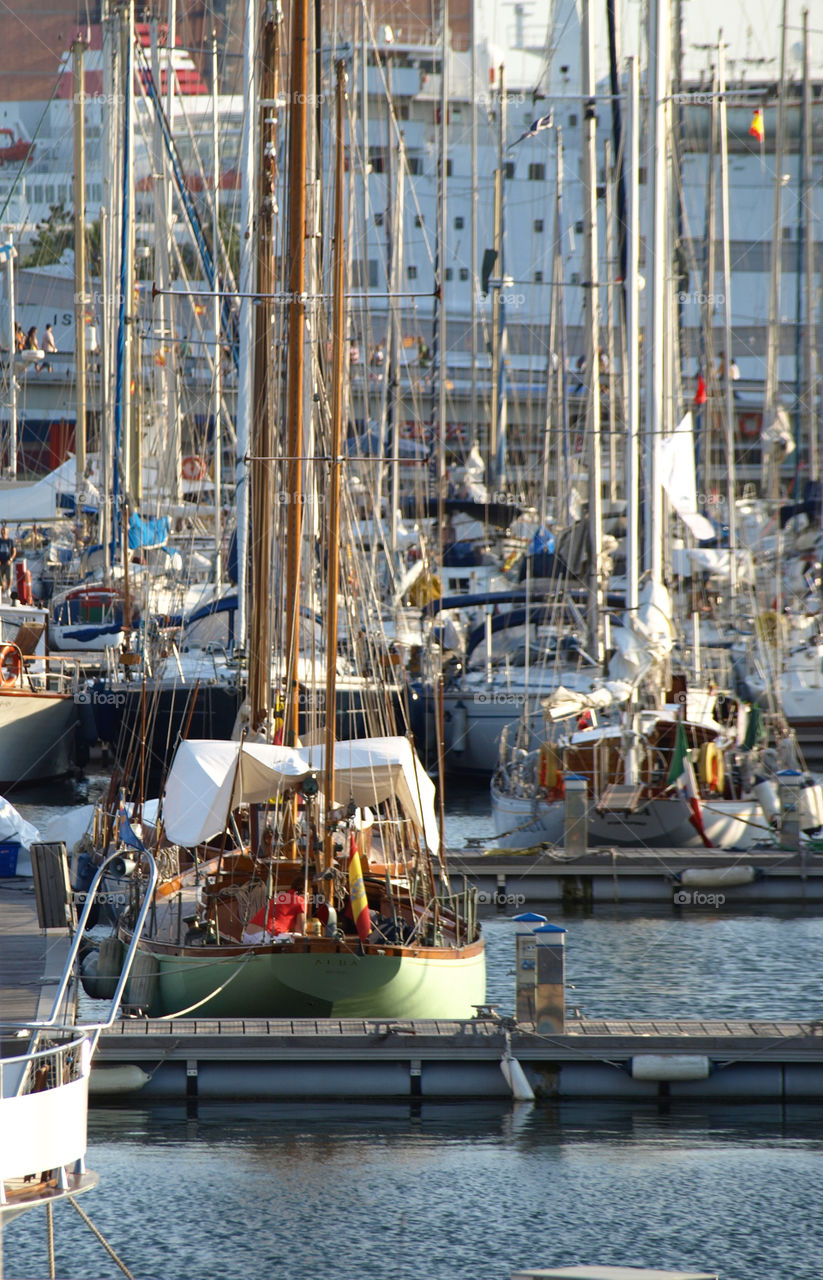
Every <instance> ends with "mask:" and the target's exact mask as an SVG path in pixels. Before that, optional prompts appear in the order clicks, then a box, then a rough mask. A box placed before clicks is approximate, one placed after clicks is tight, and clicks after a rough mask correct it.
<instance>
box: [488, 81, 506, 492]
mask: <svg viewBox="0 0 823 1280" xmlns="http://www.w3.org/2000/svg"><path fill="white" fill-rule="evenodd" d="M505 145H506V72H505V68H504V67H503V66H502V64H501V66H500V68H499V70H498V87H497V168H496V169H495V171H494V241H493V248H494V275H495V279H493V280H491V281H490V282H489V283H490V285H491V288H492V290H493V292H492V369H491V375H492V376H491V414H490V419H489V479H490V481H491V482H492V485H493V486H497V487H498V488H499V487H501V486H502V485H503V484H504V483H505V479H506V476H505V471H504V469H503V468H502V466H501V465H500V464H501V463H502V459H503V456H504V454H505V447H506V445H505V423H504V420H503V416H504V405H505V399H504V396H503V395H502V394H501V393H502V380H503V351H502V346H503V324H504V319H503V302H502V296H501V295H502V290H503V275H504V271H503V182H504V176H505V169H504V163H505V160H504V148H505Z"/></svg>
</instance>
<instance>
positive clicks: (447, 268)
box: [446, 267, 454, 280]
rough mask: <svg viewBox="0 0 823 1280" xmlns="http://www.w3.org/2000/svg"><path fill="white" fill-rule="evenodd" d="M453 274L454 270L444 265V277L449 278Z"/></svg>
mask: <svg viewBox="0 0 823 1280" xmlns="http://www.w3.org/2000/svg"><path fill="white" fill-rule="evenodd" d="M453 275H454V272H453V271H452V269H451V267H446V279H447V280H451V278H452V276H453Z"/></svg>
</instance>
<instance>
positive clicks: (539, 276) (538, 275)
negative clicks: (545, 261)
mask: <svg viewBox="0 0 823 1280" xmlns="http://www.w3.org/2000/svg"><path fill="white" fill-rule="evenodd" d="M534 283H535V284H542V283H543V272H542V271H535V273H534Z"/></svg>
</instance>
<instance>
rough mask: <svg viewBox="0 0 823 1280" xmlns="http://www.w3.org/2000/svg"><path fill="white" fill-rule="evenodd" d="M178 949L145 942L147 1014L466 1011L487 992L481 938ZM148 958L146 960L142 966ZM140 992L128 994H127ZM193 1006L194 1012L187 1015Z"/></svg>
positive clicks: (441, 1014)
mask: <svg viewBox="0 0 823 1280" xmlns="http://www.w3.org/2000/svg"><path fill="white" fill-rule="evenodd" d="M298 946H300V944H297V945H292V946H290V947H284V946H267V947H259V948H255V949H254V951H250V950H249V949H248V948H247V947H231V948H224V947H190V948H182V949H181V948H176V947H168V946H165V945H163V944H152V943H151V942H148V941H145V940H144V941H143V942H141V943H140V944H139V951H138V954H139V955H141V956H142V957H144V959H143V961H142V963H141V965H140V966H139V970H140V972H141V979H140V982H141V986H140V993H139V996H140V998H141V999H142V1000H145V1001H146V1003H147V1007H144V1012H145V1013H147V1014H148V1016H149V1017H168V1016H170V1015H174V1014H177V1015H178V1016H180V1017H185V1016H194V1013H195V1010H193V1009H192V1006H193V1005H196V1006H197V1007H196V1015H197V1017H215V1018H220V1017H223V1018H225V1017H248V1018H282V1017H308V1018H311V1017H319V1018H331V1017H334V1018H458V1019H463V1018H472V1017H474V1015H475V1013H476V1010H475V1005H479V1004H483V1002H484V1001H485V998H486V961H485V949H484V946H483V943H482V941H480V942H475V943H473V944H472V945H471V946H468V947H465V948H463V949H454V950H452V949H440V948H421V949H420V950H411V949H408V948H404V949H402V950H400V949H397V948H394V949H392V948H387V949H386V950H385V951H383V952H381V951H379V950H377V949H372V948H368V949H367V952H366V954H363V955H359V954H357V952H356V951H355V950H354V949H353V948H352V947H351V946H347V945H346V944H337V943H329V945H328V946H327V947H324V948H323V947H319V946H318V947H311V946H308V945H306V946H305V947H303V948H301V949H298ZM147 962H148V964H147ZM137 994H138V993H137V992H136V991H134V990H133V987H132V990H130V991H128V992H127V999H128V1000H130V1001H131V1000H132V999H134V996H135V995H137ZM189 1011H190V1012H189Z"/></svg>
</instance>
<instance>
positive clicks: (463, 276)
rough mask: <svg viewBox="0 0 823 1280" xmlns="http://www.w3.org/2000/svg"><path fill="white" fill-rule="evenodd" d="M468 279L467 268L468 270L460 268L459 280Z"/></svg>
mask: <svg viewBox="0 0 823 1280" xmlns="http://www.w3.org/2000/svg"><path fill="white" fill-rule="evenodd" d="M468 278H469V268H468V267H461V268H460V279H461V280H468Z"/></svg>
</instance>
